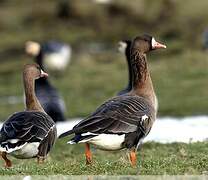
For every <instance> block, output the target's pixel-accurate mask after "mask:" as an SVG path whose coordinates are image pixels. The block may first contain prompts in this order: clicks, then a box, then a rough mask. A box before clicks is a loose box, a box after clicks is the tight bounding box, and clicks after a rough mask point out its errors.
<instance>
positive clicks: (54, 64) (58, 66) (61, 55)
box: [25, 41, 71, 72]
mask: <svg viewBox="0 0 208 180" xmlns="http://www.w3.org/2000/svg"><path fill="white" fill-rule="evenodd" d="M25 51H26V53H27V54H29V55H31V56H33V57H35V58H36V62H37V63H38V64H39V65H40V66H41V68H42V69H44V70H46V71H54V72H62V71H64V70H65V69H66V67H67V65H68V64H69V62H70V60H71V47H70V46H69V45H67V44H64V43H60V42H56V41H49V42H46V43H44V44H42V45H40V44H39V43H38V42H34V41H28V42H26V46H25Z"/></svg>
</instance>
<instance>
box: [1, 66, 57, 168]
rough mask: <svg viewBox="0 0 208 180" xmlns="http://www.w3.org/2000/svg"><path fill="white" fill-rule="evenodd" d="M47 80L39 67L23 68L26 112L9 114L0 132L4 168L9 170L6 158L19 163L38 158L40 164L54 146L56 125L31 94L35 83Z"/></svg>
mask: <svg viewBox="0 0 208 180" xmlns="http://www.w3.org/2000/svg"><path fill="white" fill-rule="evenodd" d="M46 76H47V74H46V73H44V72H43V71H42V70H41V68H40V66H39V65H36V64H31V65H25V67H24V71H23V82H24V90H25V97H26V103H25V104H26V110H25V111H22V112H17V113H14V114H12V115H11V116H10V117H9V118H8V119H7V120H6V121H5V122H4V124H3V126H2V128H1V130H0V154H1V156H2V158H3V159H4V161H5V162H6V164H5V166H6V167H11V166H12V163H11V161H10V160H9V159H8V158H7V154H11V155H13V156H14V157H16V158H19V159H28V158H34V157H37V159H38V163H42V162H43V161H44V160H45V158H46V155H47V154H48V152H49V151H50V150H51V148H52V146H53V144H54V142H55V139H56V136H57V133H56V126H55V122H54V121H53V120H52V118H51V117H50V116H48V115H47V114H46V113H45V111H44V110H43V108H42V107H41V105H40V103H39V101H38V99H37V98H36V95H35V91H34V84H35V79H38V78H40V77H46Z"/></svg>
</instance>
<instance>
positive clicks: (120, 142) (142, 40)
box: [60, 35, 166, 166]
mask: <svg viewBox="0 0 208 180" xmlns="http://www.w3.org/2000/svg"><path fill="white" fill-rule="evenodd" d="M159 48H166V46H165V45H163V44H160V43H158V42H156V41H155V39H154V38H153V37H151V36H148V35H143V36H138V37H136V38H135V39H134V41H133V42H132V45H131V66H132V71H133V77H134V78H133V79H132V85H133V88H132V90H131V91H130V92H129V93H126V94H123V95H121V96H116V97H114V98H111V99H109V100H108V101H106V102H105V103H103V104H102V105H101V106H100V107H98V108H97V110H96V111H95V112H94V113H92V114H91V115H90V116H88V117H87V118H86V119H84V120H82V121H81V122H79V123H78V124H77V125H75V126H74V128H73V129H72V130H69V131H68V132H65V133H63V134H62V135H61V136H60V138H61V137H65V136H67V135H70V134H75V136H74V137H73V138H72V139H71V141H70V142H69V143H70V144H74V143H86V151H85V155H86V163H87V164H89V163H91V162H92V156H91V152H90V145H89V144H93V145H96V146H97V147H98V148H100V149H103V150H120V149H123V148H127V149H129V150H130V154H129V155H130V161H131V165H132V166H135V165H136V153H135V152H136V149H137V147H138V145H139V143H140V142H141V140H142V139H143V138H144V137H146V136H147V135H148V133H149V132H150V130H151V127H152V125H153V123H154V121H155V119H156V102H155V92H154V88H153V84H152V81H151V78H150V73H149V69H148V65H147V60H146V53H147V52H149V51H151V50H153V49H159Z"/></svg>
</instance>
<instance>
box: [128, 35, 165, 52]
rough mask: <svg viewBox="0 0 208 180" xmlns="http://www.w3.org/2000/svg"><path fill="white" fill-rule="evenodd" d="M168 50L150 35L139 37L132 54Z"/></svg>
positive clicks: (134, 42)
mask: <svg viewBox="0 0 208 180" xmlns="http://www.w3.org/2000/svg"><path fill="white" fill-rule="evenodd" d="M161 48H166V46H165V45H164V44H161V43H159V42H157V41H156V40H155V38H154V37H152V36H150V35H146V34H145V35H143V36H137V37H136V38H135V39H134V40H133V43H132V46H131V53H134V51H139V52H140V53H147V52H149V51H151V50H155V49H161Z"/></svg>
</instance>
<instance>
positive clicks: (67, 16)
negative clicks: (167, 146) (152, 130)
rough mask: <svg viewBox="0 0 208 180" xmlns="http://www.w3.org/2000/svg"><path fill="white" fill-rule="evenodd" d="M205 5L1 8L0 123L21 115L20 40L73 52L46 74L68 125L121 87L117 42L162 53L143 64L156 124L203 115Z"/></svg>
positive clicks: (42, 1)
mask: <svg viewBox="0 0 208 180" xmlns="http://www.w3.org/2000/svg"><path fill="white" fill-rule="evenodd" d="M207 7H208V1H207V0H199V1H195V0H188V1H187V0H186V1H181V0H157V1H154V0H128V1H127V0H113V1H111V2H110V3H107V4H100V3H96V2H95V1H93V0H69V1H67V0H59V1H56V0H30V1H28V0H21V1H19V0H1V1H0V62H1V65H0V83H1V85H0V119H1V120H4V119H5V118H7V117H8V116H9V115H10V114H11V113H13V112H14V111H20V110H22V109H23V108H24V105H23V102H22V94H23V88H22V79H21V78H22V74H21V71H22V68H23V65H24V64H26V63H31V62H32V59H31V58H30V57H28V56H26V55H25V53H24V44H25V42H26V41H27V40H34V41H38V42H41V43H42V42H45V41H48V40H51V39H52V40H59V41H63V42H65V43H69V44H70V45H71V46H72V53H73V54H72V62H71V64H70V65H69V66H68V68H67V69H66V71H65V72H63V73H62V75H61V76H58V77H56V76H55V75H53V74H51V77H50V79H51V81H52V83H53V84H54V85H55V86H56V87H57V89H58V90H59V91H60V94H61V95H62V96H63V98H64V99H65V102H66V106H67V114H66V115H67V117H69V118H72V117H83V116H86V115H88V114H89V113H90V112H92V111H94V110H95V108H96V107H97V106H98V105H100V104H101V103H102V102H103V101H104V100H106V99H108V98H110V97H112V96H114V95H115V94H116V93H117V92H118V91H120V90H121V89H122V88H124V87H125V85H126V84H127V79H128V76H127V75H128V73H127V65H126V61H125V57H124V55H122V54H119V53H118V52H117V42H118V41H120V40H122V39H132V38H133V37H135V36H137V35H140V34H143V33H149V34H151V35H153V36H154V37H155V38H156V39H157V40H159V41H161V42H163V43H165V44H166V45H167V47H168V48H167V49H166V50H160V51H159V50H158V51H155V52H152V53H151V54H149V56H148V62H149V64H150V69H151V75H152V79H153V83H154V87H155V90H156V93H157V96H158V99H159V115H160V116H187V115H200V114H207V107H208V92H207V89H208V81H207V78H208V70H207V68H208V57H207V56H208V55H207V52H206V51H204V50H203V49H202V33H203V31H204V30H205V28H206V27H207V26H208V11H207Z"/></svg>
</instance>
